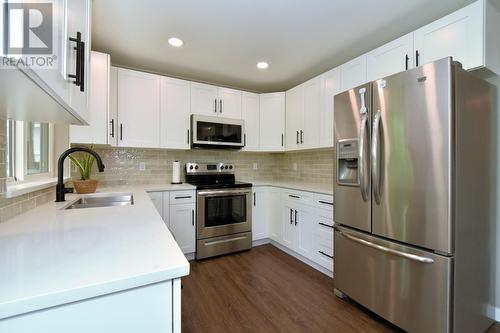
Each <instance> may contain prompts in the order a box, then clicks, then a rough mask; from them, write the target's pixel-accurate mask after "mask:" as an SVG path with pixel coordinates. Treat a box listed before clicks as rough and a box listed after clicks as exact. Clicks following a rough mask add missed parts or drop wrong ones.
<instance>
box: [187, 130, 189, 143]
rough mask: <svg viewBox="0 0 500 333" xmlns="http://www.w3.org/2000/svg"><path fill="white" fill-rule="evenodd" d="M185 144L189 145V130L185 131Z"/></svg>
mask: <svg viewBox="0 0 500 333" xmlns="http://www.w3.org/2000/svg"><path fill="white" fill-rule="evenodd" d="M187 144H189V130H187Z"/></svg>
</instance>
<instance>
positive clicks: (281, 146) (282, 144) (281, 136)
mask: <svg viewBox="0 0 500 333" xmlns="http://www.w3.org/2000/svg"><path fill="white" fill-rule="evenodd" d="M281 147H283V133H281Z"/></svg>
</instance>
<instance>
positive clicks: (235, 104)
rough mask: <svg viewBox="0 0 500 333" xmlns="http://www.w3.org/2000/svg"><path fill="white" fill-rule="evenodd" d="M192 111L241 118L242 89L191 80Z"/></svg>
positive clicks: (207, 114)
mask: <svg viewBox="0 0 500 333" xmlns="http://www.w3.org/2000/svg"><path fill="white" fill-rule="evenodd" d="M191 113H192V114H201V115H205V116H217V117H225V118H234V119H241V91H239V90H235V89H229V88H221V87H217V86H212V85H209V84H203V83H195V82H191Z"/></svg>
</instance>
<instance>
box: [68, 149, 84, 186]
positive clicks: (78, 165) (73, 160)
mask: <svg viewBox="0 0 500 333" xmlns="http://www.w3.org/2000/svg"><path fill="white" fill-rule="evenodd" d="M69 159H70V160H71V162H73V163H74V164H75V165H76V167H77V168H78V170H79V171H80V179H81V180H85V178H84V174H85V167H84V165H83V164H82V163H81V161H79V160H78V159H76V158H75V157H73V156H71V155H69Z"/></svg>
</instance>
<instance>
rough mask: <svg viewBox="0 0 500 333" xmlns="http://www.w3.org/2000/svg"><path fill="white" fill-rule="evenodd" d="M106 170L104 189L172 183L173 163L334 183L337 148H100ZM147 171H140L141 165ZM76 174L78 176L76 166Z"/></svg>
mask: <svg viewBox="0 0 500 333" xmlns="http://www.w3.org/2000/svg"><path fill="white" fill-rule="evenodd" d="M95 149H96V151H97V152H98V153H99V155H101V157H102V159H103V162H104V165H105V166H106V169H105V171H104V172H103V173H99V172H97V168H94V169H93V172H92V173H93V175H92V177H93V178H96V179H98V180H99V181H100V183H101V186H115V185H130V184H154V183H168V182H170V181H171V177H172V163H173V162H174V161H176V160H178V161H180V162H181V164H184V163H186V162H220V161H222V162H225V163H231V164H234V165H235V169H236V171H235V174H236V178H237V179H241V180H246V181H252V180H253V181H266V180H280V181H297V182H309V183H318V184H319V183H321V184H332V186H333V172H334V151H333V149H327V150H318V151H311V152H293V153H250V152H242V151H231V150H188V151H178V150H161V149H137V148H116V147H97V148H95ZM141 162H142V163H144V164H145V170H143V171H140V170H139V164H140V163H141ZM72 174H73V175H77V171H76V169H75V168H74V167H73V169H72Z"/></svg>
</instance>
